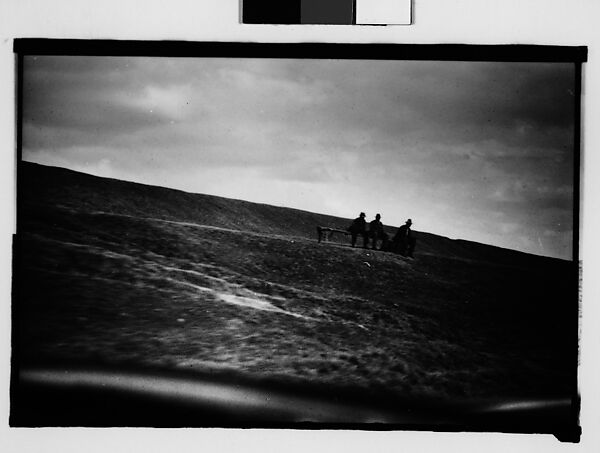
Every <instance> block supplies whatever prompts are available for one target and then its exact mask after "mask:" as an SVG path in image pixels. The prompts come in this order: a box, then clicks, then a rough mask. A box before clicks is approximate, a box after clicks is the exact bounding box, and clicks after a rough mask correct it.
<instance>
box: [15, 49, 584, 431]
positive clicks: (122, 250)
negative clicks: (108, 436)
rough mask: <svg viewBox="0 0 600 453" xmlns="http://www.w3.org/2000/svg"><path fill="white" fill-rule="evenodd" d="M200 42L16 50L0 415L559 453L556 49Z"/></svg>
mask: <svg viewBox="0 0 600 453" xmlns="http://www.w3.org/2000/svg"><path fill="white" fill-rule="evenodd" d="M145 48H146V47H144V49H145ZM205 48H206V47H202V46H200V51H199V52H197V53H196V54H194V55H185V56H181V55H173V56H169V55H160V56H157V55H154V54H152V55H122V54H120V53H118V56H115V55H114V54H112V55H111V54H110V52H108V53H107V54H105V55H90V54H89V53H88V54H82V55H75V54H66V55H61V54H60V53H56V54H50V53H49V52H41V53H40V54H36V53H35V52H29V51H28V52H22V53H21V54H20V56H19V58H20V60H19V64H20V73H19V94H18V95H19V111H18V115H19V134H20V136H19V148H20V149H19V150H18V151H19V155H18V162H17V179H16V193H17V211H16V212H17V234H16V236H15V243H14V256H13V260H14V265H13V274H14V277H13V300H12V308H13V323H12V324H13V325H12V327H13V337H12V349H13V362H12V381H11V392H12V393H11V395H12V405H11V425H12V426H105V427H110V426H140V427H228V428H238V427H253V428H254V427H258V428H260V427H268V428H279V427H282V428H300V427H308V428H309V429H310V428H313V427H318V428H343V429H361V430H373V429H374V430H379V429H386V430H387V429H409V430H429V431H431V430H433V431H484V432H485V431H491V432H516V433H534V432H541V433H550V434H554V435H555V436H557V437H558V438H559V439H561V438H562V439H563V440H567V441H571V442H572V441H576V440H577V439H578V436H579V425H578V416H579V397H578V387H577V372H578V340H579V337H578V318H579V313H578V306H579V305H578V304H579V300H578V294H579V258H578V253H579V247H578V237H579V232H578V228H579V206H578V203H579V190H580V187H579V183H580V181H579V172H580V157H579V153H580V150H579V127H580V125H579V109H580V103H581V88H580V84H581V62H582V59H581V53H578V52H576V51H572V52H571V53H569V52H567V53H565V52H564V50H565V49H561V48H557V49H556V50H557V52H558V54H559V55H560V58H558V59H557V60H556V61H553V59H552V58H546V57H545V58H543V59H538V58H535V56H536V53H535V52H534V51H532V50H531V49H529V50H527V51H526V52H525V55H526V57H527V56H530V57H531V58H530V59H528V58H523V53H522V52H521V51H522V49H521V50H520V49H519V48H518V46H517V48H516V49H512V50H511V49H509V51H507V52H508V53H507V54H506V55H508V57H507V56H503V57H502V58H499V57H497V53H494V49H490V48H487V47H486V46H481V47H479V49H478V50H477V52H478V54H477V55H478V56H479V58H476V59H475V58H473V54H472V53H470V54H469V58H468V59H461V54H460V50H456V49H455V48H454V50H453V51H452V52H453V53H452V54H451V55H450V56H448V54H445V53H444V51H443V49H442V50H440V52H442V53H441V54H440V55H442V56H444V58H435V56H433V57H432V58H421V57H420V58H415V56H419V55H420V53H419V52H420V51H421V48H420V47H419V46H414V47H411V48H410V49H409V50H410V52H409V56H412V57H411V58H405V57H403V56H402V55H403V52H402V50H403V48H402V46H390V47H386V48H383V49H382V48H381V47H377V46H373V47H369V46H363V47H360V46H352V45H348V46H346V47H344V49H343V52H341V53H340V54H339V56H338V55H336V52H337V51H336V49H335V47H328V48H327V49H326V52H319V51H315V52H313V50H311V49H315V48H316V49H317V50H319V47H318V46H316V47H308V48H306V47H301V48H300V50H298V49H297V48H296V50H293V49H294V48H293V45H290V49H292V51H290V53H289V56H288V53H286V52H287V51H286V50H285V48H277V50H274V51H272V48H268V49H267V50H266V51H265V52H264V54H265V55H261V56H258V57H257V56H255V55H254V54H252V52H248V56H245V55H244V53H245V51H246V50H247V46H246V45H245V44H238V46H237V47H235V52H231V50H230V48H229V47H227V48H222V47H220V46H219V45H218V44H213V47H211V52H210V56H206V55H203V54H202V53H203V49H205ZM221 49H222V54H220V55H219V52H220V51H221ZM253 49H254V48H253ZM269 49H271V50H269ZM282 49H283V50H282ZM513 50H514V52H513ZM550 50H552V49H550ZM544 51H545V52H547V51H548V49H545V50H544ZM269 52H271V55H269ZM510 52H513V54H511V53H510ZM141 53H142V54H143V53H144V52H141ZM234 53H235V55H234ZM323 53H326V54H327V55H326V56H323ZM205 54H206V53H205ZM488 55H491V56H492V57H491V58H488ZM511 55H513V58H511ZM545 55H552V53H551V52H550V53H549V54H548V53H546V54H545ZM564 55H568V56H569V58H565V57H564Z"/></svg>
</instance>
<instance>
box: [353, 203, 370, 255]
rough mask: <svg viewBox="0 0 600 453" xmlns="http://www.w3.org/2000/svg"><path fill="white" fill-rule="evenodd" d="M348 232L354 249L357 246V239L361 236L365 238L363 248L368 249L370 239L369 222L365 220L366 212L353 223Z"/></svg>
mask: <svg viewBox="0 0 600 453" xmlns="http://www.w3.org/2000/svg"><path fill="white" fill-rule="evenodd" d="M348 231H349V232H350V234H351V236H352V247H354V246H355V245H356V237H357V236H358V235H361V236H362V237H363V248H367V243H368V241H369V238H368V236H367V221H366V220H365V213H364V212H361V213H360V215H359V216H358V217H357V218H356V219H354V220H353V221H352V225H350V227H348Z"/></svg>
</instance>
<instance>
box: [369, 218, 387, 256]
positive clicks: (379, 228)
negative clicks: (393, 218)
mask: <svg viewBox="0 0 600 453" xmlns="http://www.w3.org/2000/svg"><path fill="white" fill-rule="evenodd" d="M369 236H371V238H372V239H373V250H377V241H378V240H379V239H381V241H382V242H381V248H382V249H384V250H385V249H386V248H387V240H388V235H387V234H386V233H385V231H384V230H383V223H381V214H377V215H376V216H375V220H371V222H370V223H369Z"/></svg>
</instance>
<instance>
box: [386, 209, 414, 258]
mask: <svg viewBox="0 0 600 453" xmlns="http://www.w3.org/2000/svg"><path fill="white" fill-rule="evenodd" d="M411 225H412V220H411V219H408V220H407V221H406V222H405V223H404V225H402V226H401V227H400V228H398V231H397V232H396V235H395V236H394V239H392V242H393V243H394V251H396V252H397V253H400V255H404V256H410V257H411V258H413V252H414V251H415V245H416V243H417V240H416V239H415V237H414V235H413V233H412V230H411V229H410V227H411Z"/></svg>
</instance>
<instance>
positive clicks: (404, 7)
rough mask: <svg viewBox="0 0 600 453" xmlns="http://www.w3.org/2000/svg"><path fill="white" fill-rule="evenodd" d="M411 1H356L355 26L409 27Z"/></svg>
mask: <svg viewBox="0 0 600 453" xmlns="http://www.w3.org/2000/svg"><path fill="white" fill-rule="evenodd" d="M410 23H411V0H356V24H357V25H410Z"/></svg>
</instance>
